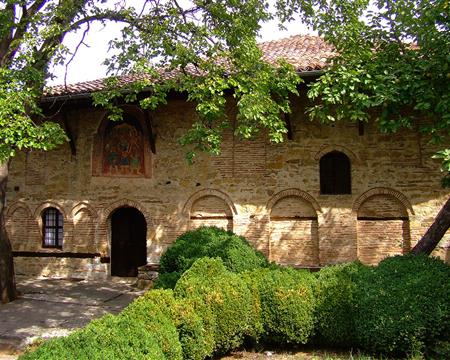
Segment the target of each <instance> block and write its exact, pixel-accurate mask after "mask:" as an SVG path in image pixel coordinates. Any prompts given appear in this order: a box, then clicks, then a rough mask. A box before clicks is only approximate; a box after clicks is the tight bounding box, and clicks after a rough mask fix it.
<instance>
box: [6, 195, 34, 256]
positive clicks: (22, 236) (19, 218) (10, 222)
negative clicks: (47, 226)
mask: <svg viewBox="0 0 450 360" xmlns="http://www.w3.org/2000/svg"><path fill="white" fill-rule="evenodd" d="M5 217H6V219H5V220H6V231H7V232H8V237H9V240H10V242H11V246H12V250H13V251H26V250H34V249H35V248H37V247H40V243H36V244H34V245H35V246H33V244H32V243H31V244H30V240H31V238H32V237H31V235H32V234H36V233H38V229H37V224H36V223H35V222H34V221H33V216H32V214H31V211H30V209H29V207H28V206H27V205H26V204H24V203H21V202H16V203H14V204H12V205H11V206H9V207H8V209H7V212H6V216H5Z"/></svg>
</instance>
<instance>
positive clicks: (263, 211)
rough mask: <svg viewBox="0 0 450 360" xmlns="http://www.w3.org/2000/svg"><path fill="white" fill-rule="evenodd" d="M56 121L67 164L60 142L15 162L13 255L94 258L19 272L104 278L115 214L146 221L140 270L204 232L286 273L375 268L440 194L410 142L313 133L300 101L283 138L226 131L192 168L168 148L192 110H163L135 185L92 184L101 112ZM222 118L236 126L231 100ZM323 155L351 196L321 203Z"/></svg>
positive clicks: (412, 138)
mask: <svg viewBox="0 0 450 360" xmlns="http://www.w3.org/2000/svg"><path fill="white" fill-rule="evenodd" d="M64 111H66V112H67V118H68V121H69V124H70V126H71V130H72V132H73V134H74V140H75V146H76V156H75V155H72V154H71V150H70V147H69V145H68V144H65V145H63V146H61V147H60V148H58V149H57V150H55V151H51V152H48V153H45V154H43V153H39V152H31V153H19V154H18V155H17V156H16V157H15V158H14V160H13V162H12V165H11V172H10V178H9V181H8V193H7V201H8V203H7V205H8V207H7V214H6V215H7V216H6V220H7V229H8V232H9V234H10V237H11V239H12V243H13V248H14V250H16V251H22V252H23V251H29V252H37V253H39V252H50V253H51V252H55V253H58V252H63V253H83V254H84V253H86V254H90V256H91V255H92V254H95V258H94V260H92V259H82V260H80V259H68V260H65V261H63V260H62V259H60V258H56V257H55V258H51V257H45V258H44V257H42V258H37V257H36V258H32V257H27V258H25V257H17V258H16V266H17V269H18V271H19V272H20V273H27V272H29V273H33V274H39V269H41V271H42V272H41V275H45V276H63V275H64V276H68V275H70V273H71V272H73V273H77V274H82V273H83V272H84V273H86V274H88V273H89V274H107V273H108V272H109V269H108V264H103V263H99V262H100V258H105V259H107V258H108V256H110V239H111V234H110V232H111V230H110V225H109V219H110V216H111V214H112V213H113V212H114V210H115V209H117V208H119V207H121V206H133V207H136V208H137V209H138V210H139V211H141V212H142V213H143V214H144V217H145V219H146V221H147V260H148V262H150V263H154V262H158V261H159V256H160V255H161V253H162V252H163V251H164V250H165V249H166V248H167V247H168V246H169V245H170V244H171V242H173V241H174V239H175V238H176V237H177V236H178V235H180V234H181V233H182V232H184V231H186V230H187V229H189V228H195V227H197V226H200V225H203V224H213V225H217V226H221V227H224V228H226V229H233V231H235V232H236V233H238V234H240V235H243V236H246V237H247V238H248V239H249V241H250V242H251V243H252V244H253V245H254V246H255V247H256V248H257V249H259V250H261V251H262V252H263V253H264V254H265V255H266V256H267V257H268V258H270V259H272V260H275V261H278V262H281V263H285V264H292V265H297V266H323V265H326V264H331V263H337V262H344V261H351V260H355V259H357V258H360V259H361V260H362V261H364V262H367V263H371V264H374V263H376V262H378V261H379V260H381V259H382V258H383V257H384V256H386V255H391V254H395V253H402V252H404V251H407V250H408V249H410V248H411V247H412V246H414V244H415V243H416V241H417V240H418V239H419V238H420V236H421V235H422V234H423V233H424V232H425V231H426V229H427V228H428V226H429V225H430V223H431V222H432V220H433V218H434V216H435V215H436V214H437V212H438V211H439V209H440V207H441V206H442V205H443V203H444V202H445V200H446V199H447V198H448V196H449V195H450V194H449V192H448V190H443V189H441V187H440V176H441V174H440V172H439V162H438V161H436V160H433V159H431V155H432V154H433V152H434V151H435V149H433V148H432V147H430V146H429V145H428V144H427V141H426V139H424V138H422V137H421V136H420V135H419V134H417V133H416V132H414V131H412V130H402V131H400V132H399V133H398V134H395V135H386V134H380V133H379V132H378V130H377V129H376V127H375V126H374V125H365V128H364V133H363V135H360V134H359V131H358V126H357V124H351V123H340V124H335V125H320V124H318V123H314V122H310V121H309V120H307V119H306V118H305V115H304V102H303V101H302V100H301V99H297V98H296V99H293V114H292V115H291V117H290V118H291V122H292V137H293V138H292V140H286V141H285V142H284V143H282V144H270V143H269V142H268V141H267V139H266V137H265V136H264V135H263V134H260V135H258V137H257V138H256V139H255V140H254V141H243V140H240V139H238V138H236V137H235V136H234V135H233V131H232V129H228V130H227V131H226V133H225V135H224V143H223V151H222V154H221V155H220V156H218V157H212V156H209V155H206V154H199V156H198V157H196V160H195V163H194V164H193V165H188V164H187V162H186V161H185V156H184V155H185V154H184V152H185V149H182V148H181V147H180V146H179V145H178V144H177V141H178V139H179V137H180V136H181V135H182V134H183V133H184V132H185V131H186V130H187V129H188V128H189V126H190V124H191V122H192V119H194V118H195V112H194V106H193V105H192V104H190V103H186V102H185V101H183V100H172V101H170V102H169V104H168V105H166V106H161V107H160V108H159V109H158V110H156V111H154V112H153V113H152V114H151V115H152V116H151V117H152V119H153V124H152V132H153V134H154V136H155V138H156V154H152V153H147V155H146V156H147V159H148V164H150V166H151V176H150V177H140V178H139V177H133V178H121V177H111V176H109V177H103V176H92V173H93V168H92V167H93V164H94V163H95V161H94V160H95V158H96V152H95V149H96V147H95V140H96V136H97V135H98V130H99V127H100V126H101V124H102V121H103V119H104V117H105V116H106V114H105V112H104V111H102V110H99V109H92V108H82V107H81V106H73V107H71V108H70V107H67V108H65V110H64ZM228 112H229V114H230V115H231V116H234V115H233V114H234V110H233V106H232V104H231V100H230V105H229V110H228ZM149 149H150V147H149V146H148V147H147V150H148V151H150V150H149ZM333 150H337V151H341V152H343V153H345V154H346V155H347V156H348V158H349V159H350V161H351V179H352V189H351V194H346V195H323V194H321V193H320V181H319V180H320V179H319V160H320V158H321V156H323V155H324V154H326V153H328V152H330V151H333ZM50 205H51V206H57V207H58V208H59V209H60V210H61V212H62V213H63V214H64V244H63V249H62V250H58V249H43V248H42V230H41V227H42V223H41V214H42V211H43V209H45V207H47V206H50ZM449 242H450V234H447V235H446V237H445V238H444V239H443V240H442V242H441V244H440V246H439V248H438V249H437V250H436V254H438V255H439V256H441V257H443V258H444V259H447V261H450V255H449V249H448V246H449ZM37 256H38V255H37ZM92 256H94V255H92ZM32 259H35V260H36V261H35V262H34V263H33V261H32ZM55 264H61V266H59V265H58V266H56V265H55ZM69 264H70V265H69ZM99 264H100V265H99ZM69 268H70V269H71V270H70V271H68V270H67V269H69ZM92 269H95V271H93V270H92Z"/></svg>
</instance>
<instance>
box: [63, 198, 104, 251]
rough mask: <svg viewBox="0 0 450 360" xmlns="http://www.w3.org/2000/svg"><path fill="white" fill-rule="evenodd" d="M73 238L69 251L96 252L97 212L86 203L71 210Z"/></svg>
mask: <svg viewBox="0 0 450 360" xmlns="http://www.w3.org/2000/svg"><path fill="white" fill-rule="evenodd" d="M72 220H73V236H72V243H71V244H70V245H71V251H74V252H86V253H94V252H97V251H96V250H97V249H96V228H97V220H98V216H97V212H96V211H95V209H94V208H93V207H92V206H90V205H89V204H87V203H80V204H78V205H76V206H75V207H74V208H73V209H72Z"/></svg>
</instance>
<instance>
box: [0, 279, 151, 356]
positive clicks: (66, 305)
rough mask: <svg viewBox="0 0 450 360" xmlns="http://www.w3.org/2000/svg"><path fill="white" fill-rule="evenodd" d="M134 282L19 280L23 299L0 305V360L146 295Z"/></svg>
mask: <svg viewBox="0 0 450 360" xmlns="http://www.w3.org/2000/svg"><path fill="white" fill-rule="evenodd" d="M134 282H135V279H134V278H110V279H107V280H102V281H93V280H89V281H84V280H69V279H30V278H27V279H18V286H17V287H18V289H19V291H20V292H21V293H22V297H21V298H20V299H18V300H16V301H14V302H11V303H9V304H3V305H2V304H0V359H1V356H2V355H1V354H4V355H5V354H8V353H14V352H20V351H21V350H23V349H24V347H26V346H27V345H28V344H30V343H32V342H33V341H34V340H35V339H37V338H49V337H53V336H62V335H67V334H68V333H70V332H71V331H72V330H74V329H76V328H80V327H82V326H84V325H86V324H87V323H88V322H89V321H91V320H92V319H95V318H98V317H100V316H102V315H104V314H106V313H117V312H119V311H120V310H121V309H123V308H124V307H125V306H126V305H128V304H129V303H130V302H131V301H132V300H133V299H134V298H136V297H137V296H139V295H141V294H143V292H144V291H143V290H139V289H137V288H136V287H134Z"/></svg>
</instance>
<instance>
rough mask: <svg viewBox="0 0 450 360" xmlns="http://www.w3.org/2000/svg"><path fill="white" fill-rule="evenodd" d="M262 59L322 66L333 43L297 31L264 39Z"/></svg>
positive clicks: (125, 79)
mask: <svg viewBox="0 0 450 360" xmlns="http://www.w3.org/2000/svg"><path fill="white" fill-rule="evenodd" d="M259 46H260V48H261V50H262V51H263V59H264V60H265V61H267V62H268V63H271V64H275V63H276V62H277V60H279V59H282V58H283V59H285V60H286V61H287V62H288V63H290V64H291V65H293V66H294V67H295V68H296V69H297V71H298V72H299V73H302V72H306V71H313V70H322V69H323V68H324V67H325V66H326V64H327V60H328V59H330V58H331V57H332V56H333V55H334V54H335V52H334V50H333V47H332V46H331V45H330V44H327V43H326V42H325V41H324V40H323V39H322V38H321V37H319V36H311V35H295V36H291V37H288V38H285V39H280V40H273V41H267V42H263V43H261V44H260V45H259ZM175 76H176V73H175V72H174V71H172V72H166V73H164V74H163V78H166V79H169V78H174V77H175ZM142 77H143V76H142V75H140V76H139V75H124V76H121V77H120V78H119V85H126V84H129V83H131V82H133V81H136V80H139V79H142ZM104 88H105V85H104V79H97V80H91V81H84V82H79V83H76V84H67V85H57V86H53V87H51V88H48V89H47V91H46V94H45V96H46V97H58V96H66V95H82V94H89V93H92V92H95V91H99V90H103V89H104Z"/></svg>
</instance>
